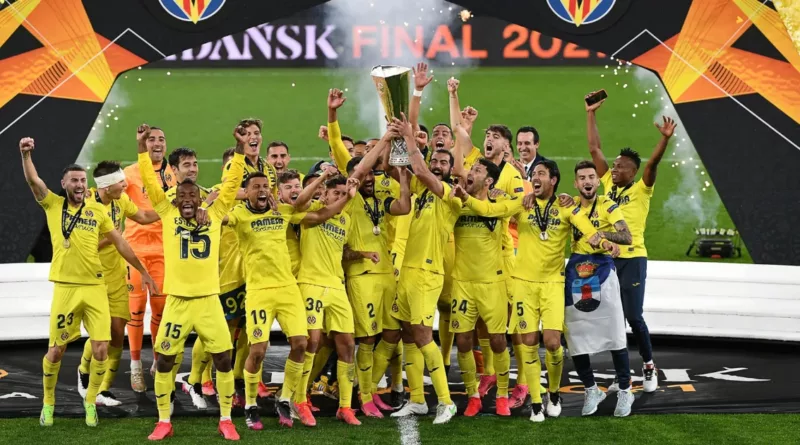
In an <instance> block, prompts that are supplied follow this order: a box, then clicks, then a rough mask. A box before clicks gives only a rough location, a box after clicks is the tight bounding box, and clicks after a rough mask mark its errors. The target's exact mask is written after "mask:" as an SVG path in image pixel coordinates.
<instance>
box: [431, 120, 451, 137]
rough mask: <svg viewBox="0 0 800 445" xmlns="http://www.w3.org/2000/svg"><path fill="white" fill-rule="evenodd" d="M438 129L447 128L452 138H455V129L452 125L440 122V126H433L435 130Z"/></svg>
mask: <svg viewBox="0 0 800 445" xmlns="http://www.w3.org/2000/svg"><path fill="white" fill-rule="evenodd" d="M436 127H445V128H447V131H449V132H450V137H453V129H452V128H450V124H446V123H444V122H439V123H438V124H436V125H434V126H433V129H434V130H435V129H436Z"/></svg>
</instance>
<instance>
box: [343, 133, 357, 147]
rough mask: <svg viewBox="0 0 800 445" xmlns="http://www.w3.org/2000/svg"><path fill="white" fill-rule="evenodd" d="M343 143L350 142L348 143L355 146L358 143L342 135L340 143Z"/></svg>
mask: <svg viewBox="0 0 800 445" xmlns="http://www.w3.org/2000/svg"><path fill="white" fill-rule="evenodd" d="M344 141H350V143H351V144H353V145H356V144H357V143H358V142H355V141H353V138H351V137H350V136H348V135H346V134H343V135H342V142H344Z"/></svg>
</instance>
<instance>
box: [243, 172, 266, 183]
mask: <svg viewBox="0 0 800 445" xmlns="http://www.w3.org/2000/svg"><path fill="white" fill-rule="evenodd" d="M253 178H265V179H266V180H267V182H269V176H267V175H265V174H264V173H262V172H253V173H250V174H249V175H247V179H245V180H244V186H245V187H247V186H249V185H250V180H251V179H253Z"/></svg>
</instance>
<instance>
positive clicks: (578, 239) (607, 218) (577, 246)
mask: <svg viewBox="0 0 800 445" xmlns="http://www.w3.org/2000/svg"><path fill="white" fill-rule="evenodd" d="M575 202H580V197H577V196H576V197H575ZM590 212H591V215H590ZM572 214H573V215H575V216H576V217H579V218H584V219H588V220H589V221H590V222H591V223H592V226H594V228H595V229H596V230H597V231H598V232H616V230H615V229H614V224H616V223H618V222H619V221H624V220H625V218H624V217H623V216H622V211H621V210H620V208H619V206H618V205H617V203H615V202H614V201H612V200H610V199H608V198H606V197H605V196H602V195H597V198H596V199H595V200H594V202H593V203H592V204H591V205H589V206H586V207H583V206H580V207H575V208H574V209H573V210H572ZM626 223H627V222H626ZM623 247H624V246H620V249H622V248H623ZM572 252H573V253H580V254H584V255H593V254H605V253H606V251H605V250H604V249H602V248H601V247H598V248H597V249H595V248H593V247H592V246H590V245H589V237H587V236H583V232H582V231H581V230H579V229H578V228H573V234H572Z"/></svg>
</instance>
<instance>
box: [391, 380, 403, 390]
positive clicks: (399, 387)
mask: <svg viewBox="0 0 800 445" xmlns="http://www.w3.org/2000/svg"><path fill="white" fill-rule="evenodd" d="M405 390H406V388H405V386H403V381H402V380H401V381H399V382H398V383H393V384H392V391H394V392H405Z"/></svg>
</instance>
